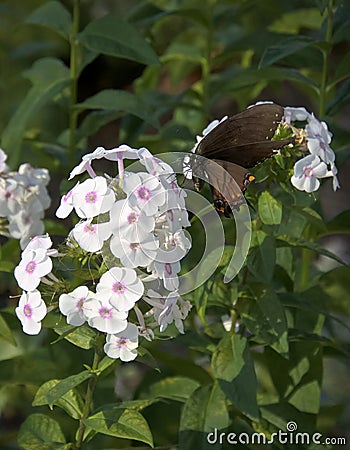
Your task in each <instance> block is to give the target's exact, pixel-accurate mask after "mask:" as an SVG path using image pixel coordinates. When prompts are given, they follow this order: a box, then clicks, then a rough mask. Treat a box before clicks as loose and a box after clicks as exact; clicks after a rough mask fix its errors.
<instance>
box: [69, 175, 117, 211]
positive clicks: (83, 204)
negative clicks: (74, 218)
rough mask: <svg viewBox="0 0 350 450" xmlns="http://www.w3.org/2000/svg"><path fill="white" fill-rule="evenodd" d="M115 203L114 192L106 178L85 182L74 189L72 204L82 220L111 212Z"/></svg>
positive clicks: (91, 179)
mask: <svg viewBox="0 0 350 450" xmlns="http://www.w3.org/2000/svg"><path fill="white" fill-rule="evenodd" d="M114 201H115V195H114V192H113V191H112V190H111V189H110V188H109V187H108V186H107V180H106V179H105V178H104V177H95V178H90V179H88V180H85V181H84V182H83V183H81V184H79V186H77V187H76V188H74V191H73V196H72V203H73V206H74V209H75V211H76V213H77V214H78V216H79V217H80V218H82V219H86V218H91V217H95V216H97V215H99V214H102V213H105V212H107V211H109V210H110V209H111V207H112V205H113V203H114Z"/></svg>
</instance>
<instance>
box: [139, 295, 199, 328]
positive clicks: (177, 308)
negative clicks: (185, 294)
mask: <svg viewBox="0 0 350 450" xmlns="http://www.w3.org/2000/svg"><path fill="white" fill-rule="evenodd" d="M147 296H148V297H149V298H150V300H151V303H153V304H154V309H153V311H154V317H155V319H156V320H157V322H158V324H159V329H160V332H161V333H162V332H163V331H165V330H166V328H167V326H168V325H169V324H171V323H172V322H174V323H175V326H176V328H177V329H178V330H179V332H180V333H183V332H184V328H183V323H182V321H183V320H184V319H185V318H186V317H187V315H188V313H189V311H190V309H191V304H190V303H189V302H187V301H185V300H183V299H182V298H181V297H180V295H179V294H178V292H176V291H174V292H170V294H168V295H167V296H166V297H164V296H161V295H160V294H159V293H158V292H155V291H153V290H152V289H150V290H149V291H148V292H147ZM155 300H156V301H155Z"/></svg>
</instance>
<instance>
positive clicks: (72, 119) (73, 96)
mask: <svg viewBox="0 0 350 450" xmlns="http://www.w3.org/2000/svg"><path fill="white" fill-rule="evenodd" d="M79 22H80V0H74V4H73V28H72V33H71V36H70V104H69V164H70V166H71V167H73V166H74V164H75V151H76V130H77V124H78V112H77V111H76V110H75V105H76V103H77V100H78V77H79V75H78V57H79V55H78V52H79V43H78V41H77V38H76V36H77V34H78V33H79Z"/></svg>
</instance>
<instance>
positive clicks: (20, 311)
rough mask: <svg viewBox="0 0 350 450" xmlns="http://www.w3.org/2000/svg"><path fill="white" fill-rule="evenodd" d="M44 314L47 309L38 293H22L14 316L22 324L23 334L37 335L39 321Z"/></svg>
mask: <svg viewBox="0 0 350 450" xmlns="http://www.w3.org/2000/svg"><path fill="white" fill-rule="evenodd" d="M46 312H47V308H46V305H45V302H44V301H43V300H42V298H41V294H40V292H39V291H37V290H33V291H32V292H24V291H23V293H22V295H21V298H20V300H19V303H18V306H17V308H16V316H17V317H18V318H19V320H20V321H21V323H22V327H23V331H24V333H26V334H32V335H33V334H39V332H40V330H41V321H42V320H43V318H44V317H45V316H46Z"/></svg>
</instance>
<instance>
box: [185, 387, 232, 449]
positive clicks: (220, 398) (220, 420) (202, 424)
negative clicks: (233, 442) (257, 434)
mask: <svg viewBox="0 0 350 450" xmlns="http://www.w3.org/2000/svg"><path fill="white" fill-rule="evenodd" d="M229 423H230V420H229V415H228V411H227V404H226V401H225V396H224V394H223V392H222V390H221V389H220V388H219V386H218V385H217V384H214V385H208V386H203V387H199V388H198V389H196V390H195V391H194V392H193V393H192V395H191V396H190V398H189V399H188V400H187V402H186V403H185V406H184V408H183V411H182V414H181V422H180V442H179V444H180V448H181V449H183V450H192V449H201V450H206V449H208V450H209V449H213V448H214V449H215V448H217V449H218V448H221V446H220V447H218V446H217V445H213V444H212V443H210V442H208V439H207V438H208V436H209V434H208V433H213V431H214V430H225V429H226V428H227V427H228V425H229Z"/></svg>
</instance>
